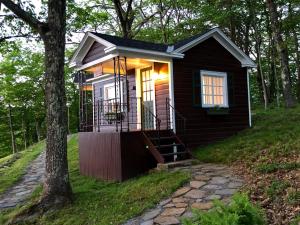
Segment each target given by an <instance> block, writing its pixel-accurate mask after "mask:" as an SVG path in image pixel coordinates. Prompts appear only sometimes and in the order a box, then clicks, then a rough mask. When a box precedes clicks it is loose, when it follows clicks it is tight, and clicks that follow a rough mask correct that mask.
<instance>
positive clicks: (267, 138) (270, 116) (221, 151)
mask: <svg viewBox="0 0 300 225" xmlns="http://www.w3.org/2000/svg"><path fill="white" fill-rule="evenodd" d="M299 115H300V106H297V107H296V108H293V109H283V108H280V109H272V110H266V111H265V110H257V111H256V112H255V113H254V116H253V119H254V121H253V127H252V128H251V129H247V130H245V131H242V132H240V133H239V134H237V135H235V136H233V137H231V138H228V139H226V140H224V141H221V142H219V143H215V144H211V145H209V146H207V147H201V148H198V149H196V150H195V155H196V157H197V158H198V159H200V160H201V161H204V162H222V163H231V162H233V161H235V160H243V161H244V162H253V160H256V159H257V158H258V157H262V156H263V155H262V151H263V152H264V153H263V154H265V155H264V157H265V158H266V159H268V160H272V159H273V160H276V159H277V158H278V157H279V156H288V155H290V154H293V153H296V154H299V153H300V127H299V126H296V125H295V124H299V123H300V116H299ZM287 118H288V119H287ZM291 165H292V164H291Z"/></svg>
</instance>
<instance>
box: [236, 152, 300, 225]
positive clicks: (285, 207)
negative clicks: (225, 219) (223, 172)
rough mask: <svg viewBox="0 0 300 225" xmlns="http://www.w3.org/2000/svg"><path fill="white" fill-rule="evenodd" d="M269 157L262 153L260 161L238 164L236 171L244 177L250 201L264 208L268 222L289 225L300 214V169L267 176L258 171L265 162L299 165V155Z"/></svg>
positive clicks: (274, 172)
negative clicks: (273, 158) (272, 158)
mask: <svg viewBox="0 0 300 225" xmlns="http://www.w3.org/2000/svg"><path fill="white" fill-rule="evenodd" d="M266 151H267V150H266ZM266 155H268V154H267V152H264V151H263V152H262V154H261V155H260V157H259V158H258V159H255V160H253V162H247V163H245V162H238V163H235V166H234V168H233V169H234V170H235V171H236V173H237V174H239V175H240V176H242V177H243V178H244V180H245V187H244V191H248V192H249V194H250V198H251V200H252V201H253V202H254V203H257V204H258V205H260V206H261V207H262V208H263V209H264V211H265V213H266V216H267V220H268V223H269V224H276V225H288V224H290V223H291V221H293V219H295V218H296V217H298V216H299V215H300V169H299V168H295V169H278V170H276V171H273V172H265V173H264V172H261V171H258V170H257V168H258V167H259V165H261V164H262V163H264V164H266V163H278V164H280V163H300V155H299V153H298V152H293V153H292V154H289V156H276V157H275V159H276V160H273V161H272V160H271V159H270V157H266Z"/></svg>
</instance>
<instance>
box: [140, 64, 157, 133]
mask: <svg viewBox="0 0 300 225" xmlns="http://www.w3.org/2000/svg"><path fill="white" fill-rule="evenodd" d="M151 67H152V68H151V72H150V76H151V81H152V82H151V83H152V88H153V92H152V94H153V96H152V97H153V112H152V113H153V115H155V116H156V89H155V85H156V83H155V82H156V80H155V79H154V62H153V63H152V66H151ZM146 68H147V67H146ZM141 87H142V86H141ZM153 127H154V129H156V123H155V121H153Z"/></svg>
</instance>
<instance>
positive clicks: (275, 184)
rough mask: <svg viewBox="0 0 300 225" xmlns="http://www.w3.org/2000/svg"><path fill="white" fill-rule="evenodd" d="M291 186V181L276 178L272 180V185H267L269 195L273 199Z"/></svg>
mask: <svg viewBox="0 0 300 225" xmlns="http://www.w3.org/2000/svg"><path fill="white" fill-rule="evenodd" d="M289 186H290V183H289V182H287V181H281V180H274V181H272V183H271V185H270V187H267V191H266V193H267V195H268V196H269V197H270V198H271V199H273V200H274V199H276V198H277V197H278V196H280V194H281V193H282V192H283V191H284V190H285V189H286V188H288V187H289Z"/></svg>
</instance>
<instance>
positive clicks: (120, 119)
mask: <svg viewBox="0 0 300 225" xmlns="http://www.w3.org/2000/svg"><path fill="white" fill-rule="evenodd" d="M118 70H119V74H118V81H119V111H120V113H119V115H120V116H119V117H120V118H119V121H120V126H121V127H120V131H121V132H122V124H123V123H122V118H121V113H122V108H121V107H122V96H121V94H122V93H121V67H120V56H118Z"/></svg>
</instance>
